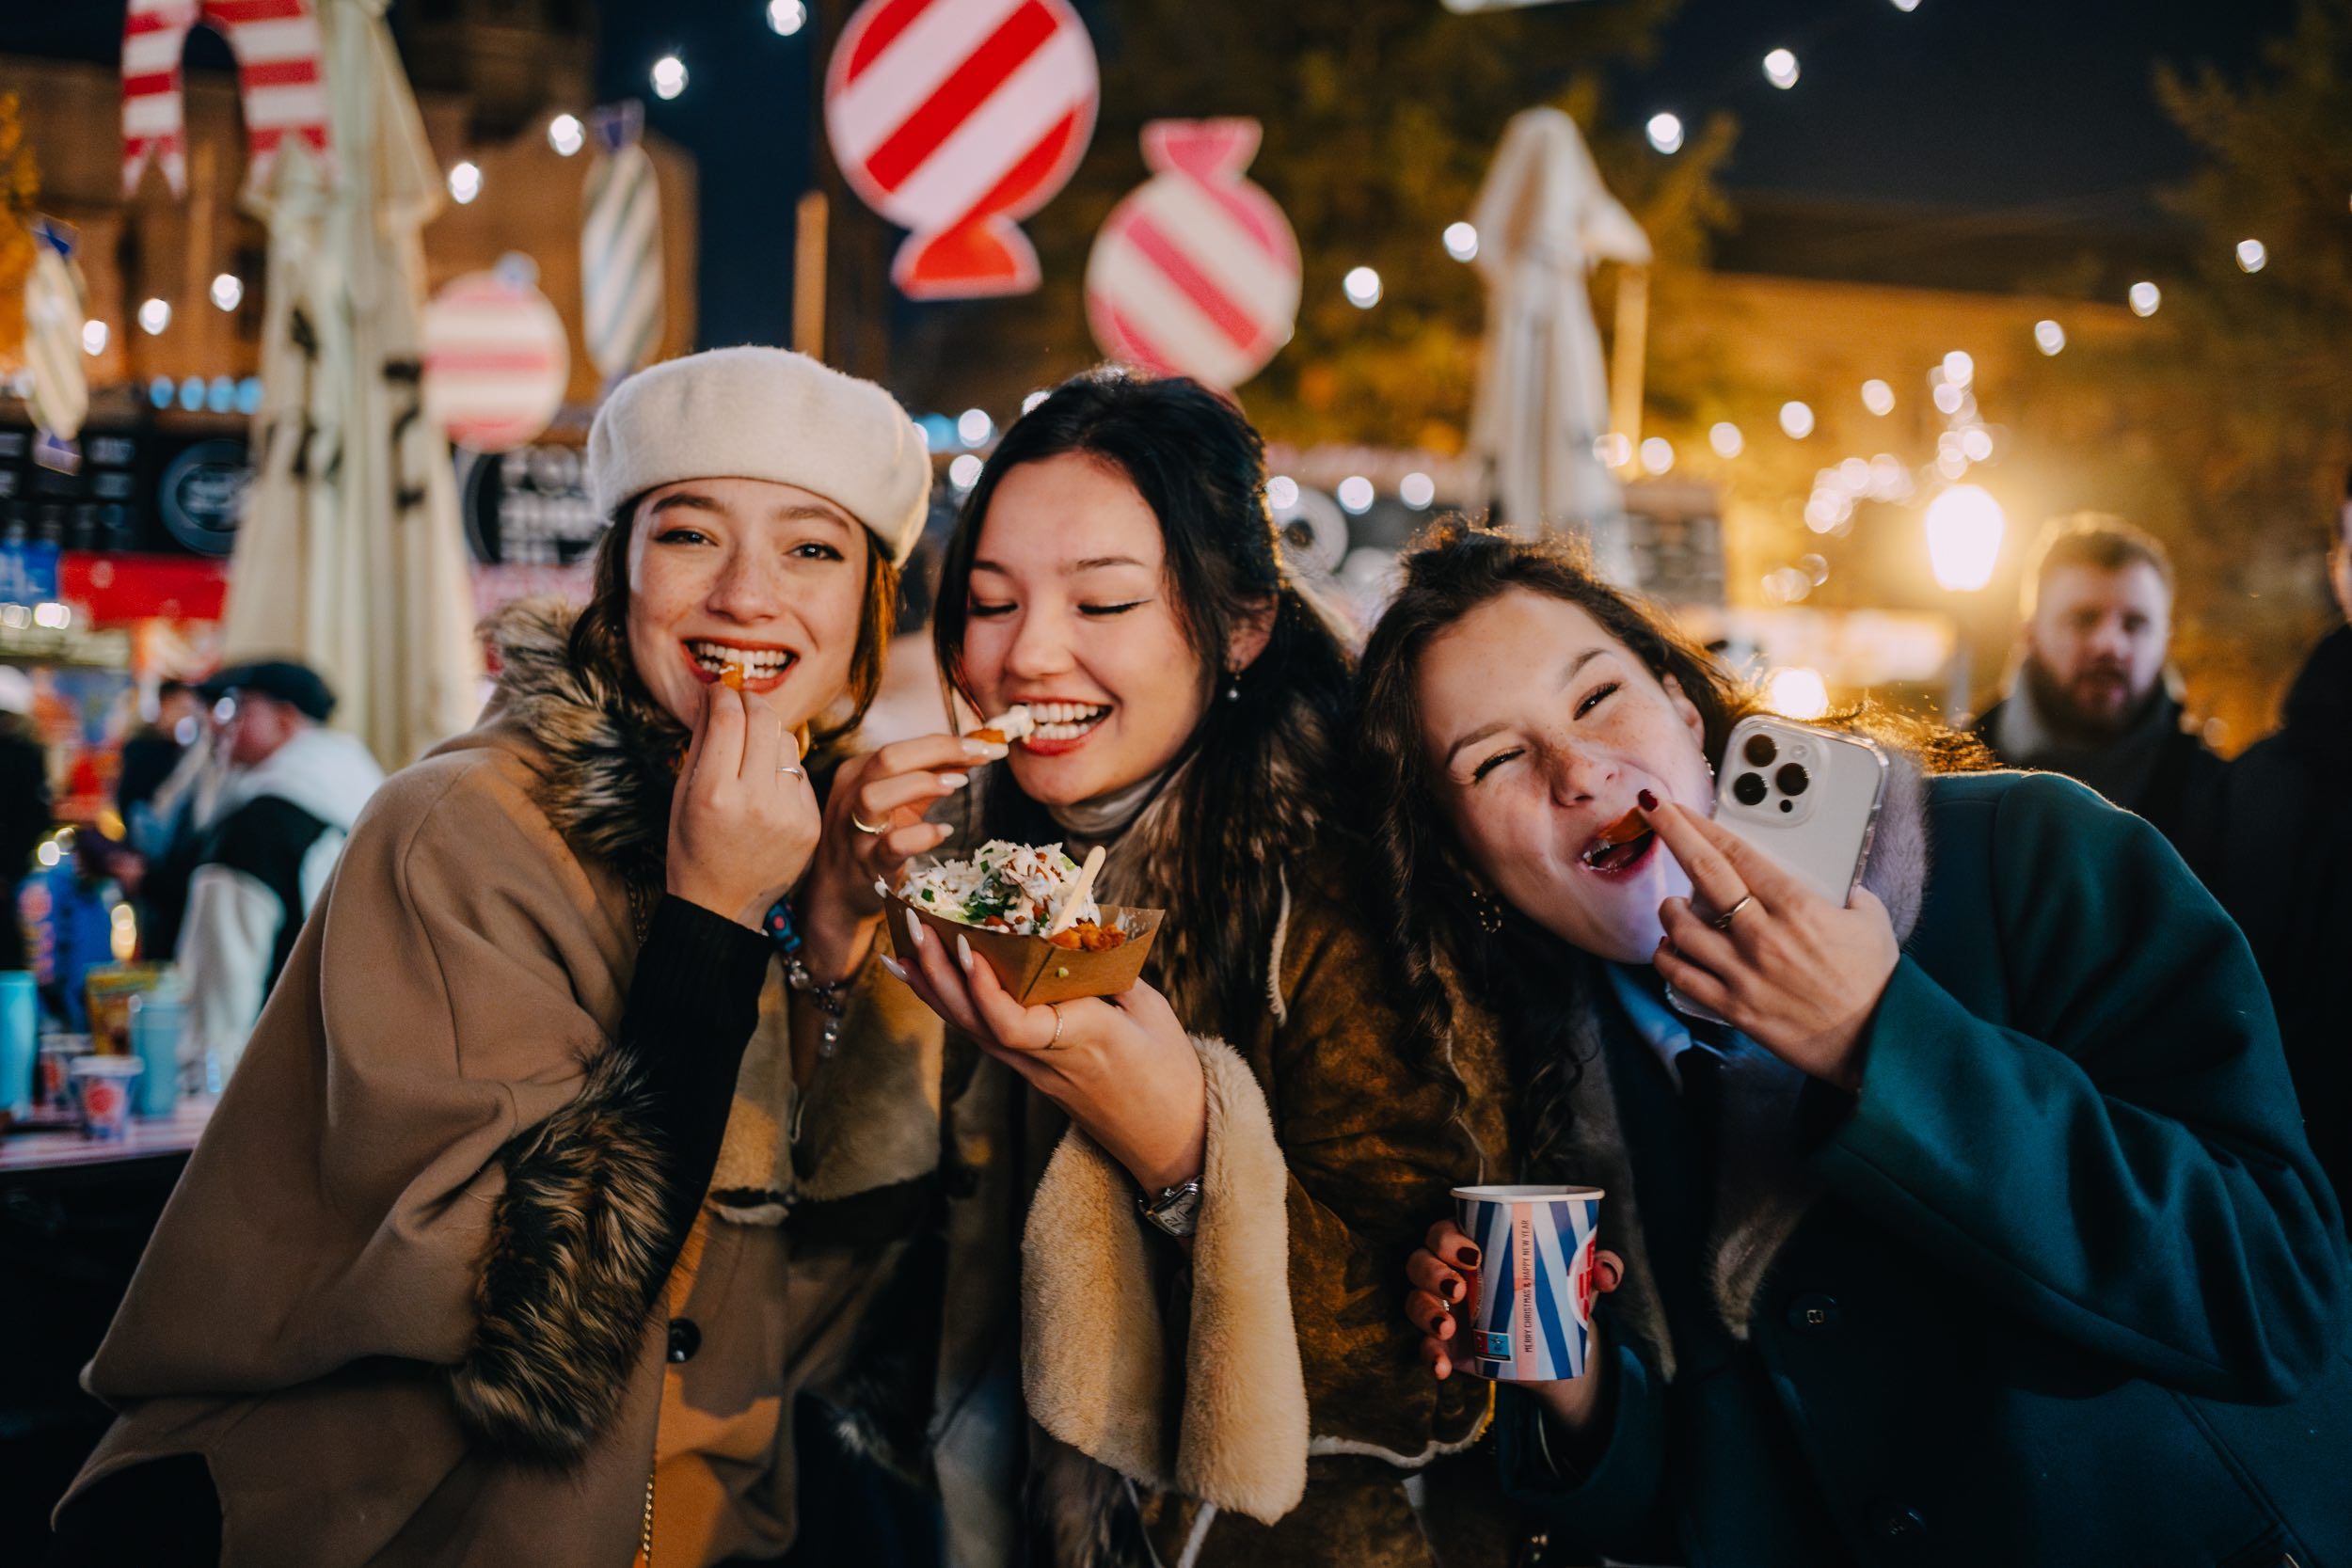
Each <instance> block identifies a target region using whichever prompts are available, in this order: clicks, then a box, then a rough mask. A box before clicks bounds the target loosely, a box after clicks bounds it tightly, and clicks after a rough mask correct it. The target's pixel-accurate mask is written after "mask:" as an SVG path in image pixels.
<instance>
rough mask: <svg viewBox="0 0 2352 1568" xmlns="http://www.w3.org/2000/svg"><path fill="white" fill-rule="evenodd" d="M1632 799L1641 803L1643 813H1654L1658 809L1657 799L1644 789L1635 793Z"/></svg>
mask: <svg viewBox="0 0 2352 1568" xmlns="http://www.w3.org/2000/svg"><path fill="white" fill-rule="evenodd" d="M1633 798H1634V799H1635V800H1639V801H1641V802H1642V809H1643V810H1644V811H1656V810H1657V809H1658V797H1657V796H1655V795H1652V794H1651V793H1650V792H1649V791H1648V790H1646V789H1645V790H1641V791H1639V792H1637V793H1636V794H1635V795H1634V797H1633Z"/></svg>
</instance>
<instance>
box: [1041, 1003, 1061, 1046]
mask: <svg viewBox="0 0 2352 1568" xmlns="http://www.w3.org/2000/svg"><path fill="white" fill-rule="evenodd" d="M1045 1005H1046V1006H1049V1007H1051V1008H1053V1009H1054V1037H1053V1038H1052V1039H1050V1040H1047V1041H1046V1042H1045V1049H1046V1050H1048V1051H1059V1050H1060V1049H1061V1004H1060V1003H1058V1002H1048V1003H1047V1004H1045Z"/></svg>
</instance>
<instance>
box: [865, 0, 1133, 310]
mask: <svg viewBox="0 0 2352 1568" xmlns="http://www.w3.org/2000/svg"><path fill="white" fill-rule="evenodd" d="M1099 94H1100V82H1099V80H1098V77H1097V72H1096V69H1095V60H1094V43H1093V40H1091V39H1089V37H1088V36H1087V30H1086V24H1085V23H1083V22H1081V21H1080V20H1079V19H1078V13H1077V12H1076V11H1074V10H1073V9H1072V8H1070V6H1069V4H1068V3H1067V0H868V3H867V4H866V5H865V6H864V7H862V8H859V10H858V12H857V14H856V15H854V16H852V17H850V24H849V25H848V26H847V27H846V28H844V29H843V30H842V34H841V42H840V44H839V46H838V47H836V48H835V49H834V53H833V58H832V60H831V61H830V62H829V63H828V64H827V67H826V71H825V135H826V137H827V139H828V140H829V141H831V143H832V144H833V152H834V159H835V160H836V161H837V162H838V163H839V164H840V166H841V173H842V177H843V178H844V179H845V180H847V181H848V182H849V183H850V189H852V190H854V191H855V192H857V194H858V198H859V199H860V200H862V201H864V202H865V203H866V205H867V206H869V207H871V208H873V209H874V211H876V212H878V213H880V214H882V216H884V217H886V218H888V219H890V220H891V221H892V222H893V223H896V224H898V225H900V226H901V227H903V228H906V229H910V230H914V232H913V233H912V234H911V235H910V236H909V237H908V239H907V242H906V244H905V245H902V246H900V247H899V250H898V257H897V258H896V259H895V260H894V261H892V263H891V267H890V277H891V280H892V281H893V282H895V283H896V284H898V289H899V292H900V293H905V294H907V295H908V296H909V297H911V298H914V299H978V298H986V297H989V296H992V295H998V294H1017V293H1027V292H1028V291H1030V290H1031V289H1034V288H1036V287H1037V285H1038V279H1039V277H1040V271H1039V267H1038V260H1037V250H1036V248H1035V247H1034V246H1032V245H1030V244H1029V239H1028V236H1027V235H1025V234H1024V233H1022V231H1021V230H1019V229H1018V228H1016V227H1015V226H1014V220H1015V219H1018V218H1024V217H1027V216H1028V215H1029V214H1032V213H1034V212H1036V211H1037V210H1038V209H1039V208H1041V207H1042V206H1044V205H1045V203H1046V202H1047V201H1049V200H1051V199H1052V198H1053V197H1054V195H1055V193H1056V192H1057V191H1059V190H1060V189H1061V188H1062V186H1063V185H1064V184H1066V183H1067V182H1069V180H1070V176H1071V175H1072V173H1073V172H1074V171H1075V170H1076V168H1077V166H1078V160H1079V159H1080V158H1081V157H1083V156H1085V154H1086V149H1087V143H1088V141H1089V139H1091V138H1092V136H1093V135H1094V114H1095V108H1096V104H1097V101H1098V97H1099Z"/></svg>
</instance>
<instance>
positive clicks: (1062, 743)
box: [1013, 699, 1111, 756]
mask: <svg viewBox="0 0 2352 1568" xmlns="http://www.w3.org/2000/svg"><path fill="white" fill-rule="evenodd" d="M1023 706H1025V707H1026V708H1027V709H1028V710H1029V717H1030V718H1031V719H1032V720H1034V721H1036V727H1035V728H1034V729H1032V730H1031V731H1030V732H1029V733H1028V734H1027V735H1025V736H1022V737H1021V738H1020V739H1019V740H1017V741H1015V742H1014V743H1013V744H1015V745H1017V746H1019V747H1021V748H1022V749H1023V750H1025V751H1029V752H1036V753H1038V754H1039V755H1040V756H1059V755H1061V754H1062V753H1063V752H1070V751H1073V750H1075V749H1076V748H1077V747H1078V745H1079V744H1080V743H1081V742H1083V741H1084V740H1085V739H1086V738H1087V737H1088V736H1090V735H1092V734H1093V733H1094V731H1095V728H1096V727H1097V726H1098V725H1100V724H1101V723H1102V722H1103V721H1104V720H1105V719H1107V718H1109V717H1110V714H1111V705H1110V704H1108V703H1048V702H1039V701H1036V700H1034V699H1031V700H1028V701H1025V703H1024V704H1023Z"/></svg>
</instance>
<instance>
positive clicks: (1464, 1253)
mask: <svg viewBox="0 0 2352 1568" xmlns="http://www.w3.org/2000/svg"><path fill="white" fill-rule="evenodd" d="M1454 1261H1455V1262H1457V1263H1459V1264H1461V1265H1462V1267H1464V1268H1466V1269H1474V1268H1476V1267H1478V1249H1477V1248H1476V1247H1474V1246H1471V1245H1470V1243H1467V1242H1465V1243H1462V1244H1461V1245H1460V1246H1458V1247H1455V1248H1454Z"/></svg>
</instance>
